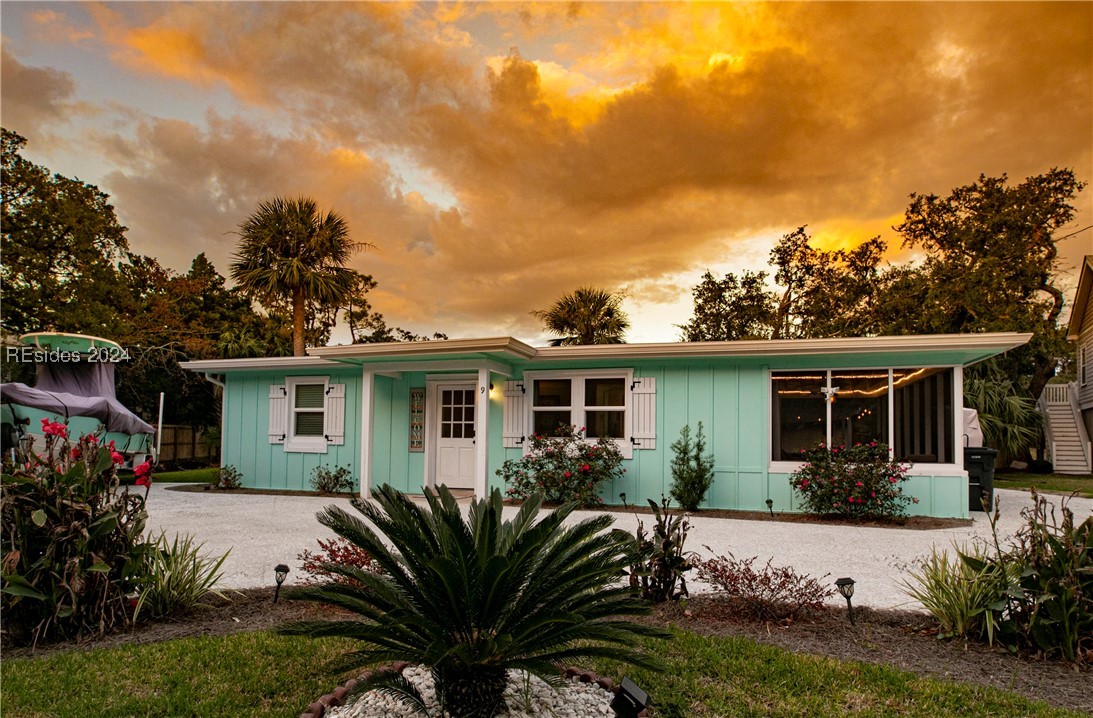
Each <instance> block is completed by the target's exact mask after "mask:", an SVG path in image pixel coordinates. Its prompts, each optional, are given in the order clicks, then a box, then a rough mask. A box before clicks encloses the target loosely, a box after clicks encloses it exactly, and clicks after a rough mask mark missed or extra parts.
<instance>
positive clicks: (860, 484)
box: [854, 481, 865, 489]
mask: <svg viewBox="0 0 1093 718" xmlns="http://www.w3.org/2000/svg"><path fill="white" fill-rule="evenodd" d="M854 485H855V486H857V487H858V488H859V489H860V488H861V487H863V486H865V484H863V483H862V482H860V481H859V482H858V483H856V484H854Z"/></svg>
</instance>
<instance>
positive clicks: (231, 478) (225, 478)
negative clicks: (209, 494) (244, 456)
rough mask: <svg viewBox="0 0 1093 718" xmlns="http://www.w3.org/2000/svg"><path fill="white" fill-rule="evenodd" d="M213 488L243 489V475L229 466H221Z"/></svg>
mask: <svg viewBox="0 0 1093 718" xmlns="http://www.w3.org/2000/svg"><path fill="white" fill-rule="evenodd" d="M213 486H214V488H217V489H241V488H243V474H242V473H241V472H240V471H239V469H237V468H235V467H234V466H232V465H231V464H228V465H227V466H221V467H220V471H218V472H217V474H216V483H215V484H213Z"/></svg>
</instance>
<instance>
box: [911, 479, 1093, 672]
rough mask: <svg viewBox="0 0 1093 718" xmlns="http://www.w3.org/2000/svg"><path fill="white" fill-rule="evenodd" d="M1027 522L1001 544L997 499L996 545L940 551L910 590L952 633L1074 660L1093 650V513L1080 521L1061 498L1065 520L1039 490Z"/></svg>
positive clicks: (1025, 514)
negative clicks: (1009, 541)
mask: <svg viewBox="0 0 1093 718" xmlns="http://www.w3.org/2000/svg"><path fill="white" fill-rule="evenodd" d="M1032 498H1033V506H1032V507H1031V508H1026V509H1023V510H1022V512H1021V516H1022V518H1023V519H1024V521H1025V524H1024V526H1022V527H1021V529H1020V530H1019V531H1018V532H1017V534H1016V535H1015V537H1014V541H1013V543H1012V544H1011V545H1010V546H1009V547H1008V548H1007V549H1006V550H1003V549H1002V546H1001V544H1000V543H999V540H998V533H997V525H998V518H999V508H998V503H997V501H996V502H995V507H994V511H993V513H992V514H991V515H990V517H989V519H990V522H991V529H992V534H993V537H994V542H993V546H992V547H986V546H982V545H977V546H975V547H973V549H972V550H970V551H969V550H968V549H957V552H956V553H957V557H958V559H959V560H953V561H951V562H950V561H949V560H948V558H947V557H945V556H944V555H941V556H940V557H938V556H937V555H936V553H935V554H934V555H932V556H931V558H930V559H927V561H925V562H924V563H923V568H922V569H921V570H919V571H918V572H916V573H914V574H912V576H913V579H914V581H913V583H910V584H908V585H907V589H908V593H909V594H910V595H911V596H913V597H914V598H916V599H918V600H919V601H920V602H922V604H923V605H925V606H926V608H927V609H928V610H929V611H930V612H931V613H932V614H933V615H934V617H935V618H937V619H938V621H940V622H941V624H942V627H943V629H945V630H948V631H950V632H951V633H952V634H955V635H963V636H969V637H972V638H986V639H987V641H989V642H991V643H993V642H994V641H995V640H996V639H997V640H998V641H999V642H1001V643H1003V644H1004V645H1006V646H1007V647H1008V648H1010V649H1012V650H1018V649H1026V650H1033V651H1037V652H1042V653H1043V654H1045V655H1048V656H1054V655H1057V656H1061V657H1062V658H1065V659H1066V660H1069V661H1075V662H1078V661H1083V660H1087V659H1088V657H1089V655H1090V653H1091V652H1093V517H1089V518H1086V519H1085V521H1083V522H1082V523H1080V524H1077V525H1075V523H1074V514H1073V512H1072V511H1071V510H1070V509H1069V508H1068V507H1067V505H1066V501H1065V500H1064V501H1063V503H1062V506H1061V513H1062V516H1063V518H1062V522H1061V523H1059V522H1058V521H1057V519H1056V517H1055V507H1054V506H1052V505H1051V504H1049V503H1048V502H1047V501H1046V500H1045V499H1044V498H1043V497H1042V496H1039V495H1038V494H1037V493H1036V491H1035V489H1033V492H1032Z"/></svg>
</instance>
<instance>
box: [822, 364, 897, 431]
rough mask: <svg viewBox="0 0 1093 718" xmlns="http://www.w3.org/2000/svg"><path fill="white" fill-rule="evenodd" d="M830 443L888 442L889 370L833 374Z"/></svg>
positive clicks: (837, 372)
mask: <svg viewBox="0 0 1093 718" xmlns="http://www.w3.org/2000/svg"><path fill="white" fill-rule="evenodd" d="M831 389H832V391H833V392H834V394H833V396H834V399H833V400H832V402H831V444H832V445H833V446H838V445H840V444H842V445H845V446H853V445H854V444H868V443H869V442H871V441H876V442H877V443H881V444H887V443H888V370H887V369H863V370H855V371H841V372H840V371H836V372H831Z"/></svg>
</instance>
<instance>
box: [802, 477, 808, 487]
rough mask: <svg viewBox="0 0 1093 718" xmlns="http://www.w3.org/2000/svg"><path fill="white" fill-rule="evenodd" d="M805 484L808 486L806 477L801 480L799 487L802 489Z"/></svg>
mask: <svg viewBox="0 0 1093 718" xmlns="http://www.w3.org/2000/svg"><path fill="white" fill-rule="evenodd" d="M806 486H808V479H804V480H803V481H801V488H802V489H803V488H805V487H806Z"/></svg>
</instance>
